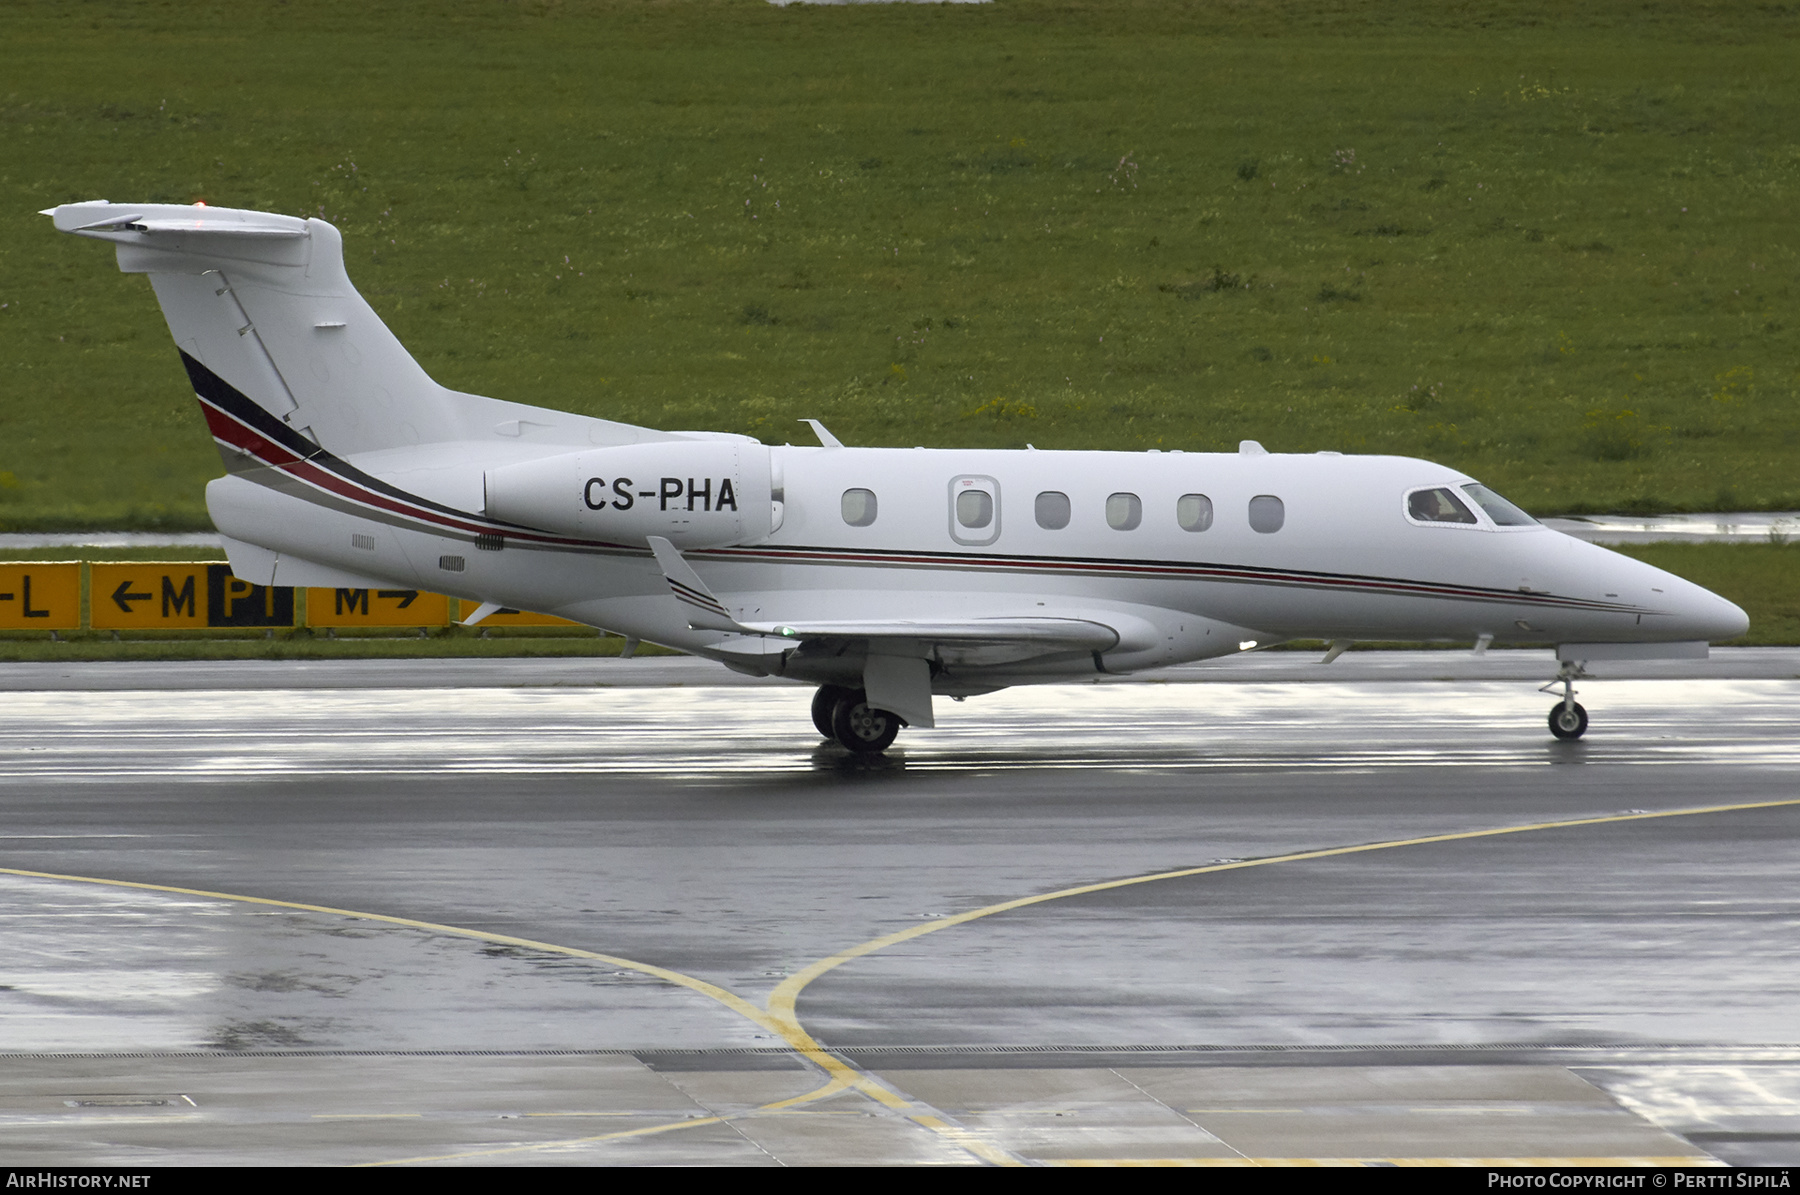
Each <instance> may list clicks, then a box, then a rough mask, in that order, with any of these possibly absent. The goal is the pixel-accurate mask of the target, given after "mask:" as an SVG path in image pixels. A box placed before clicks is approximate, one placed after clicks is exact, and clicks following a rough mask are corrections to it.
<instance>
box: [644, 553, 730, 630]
mask: <svg viewBox="0 0 1800 1195" xmlns="http://www.w3.org/2000/svg"><path fill="white" fill-rule="evenodd" d="M648 539H649V541H650V550H651V551H652V552H654V553H656V563H657V564H658V565H660V566H661V567H662V573H663V579H664V580H665V581H667V582H668V583H669V591H670V592H671V593H673V594H674V595H675V597H676V598H677V599H678V600H680V601H683V602H686V603H687V605H688V606H689V607H690V608H691V612H690V613H689V614H688V626H690V627H692V628H693V629H694V630H696V631H738V632H743V630H744V628H743V627H741V626H739V625H738V622H737V620H736V619H734V618H732V617H731V615H730V614H729V613H727V612H726V610H725V607H724V606H723V605H722V604H721V603H720V601H719V599H718V598H716V597H714V596H713V595H712V590H710V589H708V588H707V587H706V582H704V581H702V580H701V579H700V575H699V574H698V573H696V572H695V571H694V570H693V567H692V566H691V565H689V564H688V562H687V561H686V560H683V559H682V558H681V553H680V552H678V551H676V550H675V545H674V544H672V543H670V542H669V541H668V540H666V539H664V538H663V537H662V536H660V535H652V536H649V537H648Z"/></svg>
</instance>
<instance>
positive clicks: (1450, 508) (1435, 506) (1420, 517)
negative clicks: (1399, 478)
mask: <svg viewBox="0 0 1800 1195" xmlns="http://www.w3.org/2000/svg"><path fill="white" fill-rule="evenodd" d="M1406 515H1407V517H1408V518H1410V519H1412V520H1413V521H1415V522H1419V523H1470V524H1473V523H1475V522H1476V521H1477V520H1476V518H1475V515H1474V512H1472V511H1471V510H1470V509H1469V508H1468V507H1467V506H1464V505H1463V502H1462V499H1460V498H1458V497H1457V496H1456V494H1455V493H1454V492H1453V491H1451V490H1448V489H1445V488H1443V487H1439V488H1438V489H1435V490H1414V491H1413V492H1412V493H1410V494H1408V495H1407V496H1406Z"/></svg>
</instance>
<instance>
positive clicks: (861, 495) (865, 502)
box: [844, 490, 875, 527]
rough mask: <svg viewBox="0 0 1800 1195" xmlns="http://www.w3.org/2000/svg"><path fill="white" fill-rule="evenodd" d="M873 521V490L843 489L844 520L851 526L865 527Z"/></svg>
mask: <svg viewBox="0 0 1800 1195" xmlns="http://www.w3.org/2000/svg"><path fill="white" fill-rule="evenodd" d="M874 521H875V491H873V490H845V491H844V522H846V523H848V524H850V525H851V526H852V527H867V526H868V525H869V524H871V523H873V522H874Z"/></svg>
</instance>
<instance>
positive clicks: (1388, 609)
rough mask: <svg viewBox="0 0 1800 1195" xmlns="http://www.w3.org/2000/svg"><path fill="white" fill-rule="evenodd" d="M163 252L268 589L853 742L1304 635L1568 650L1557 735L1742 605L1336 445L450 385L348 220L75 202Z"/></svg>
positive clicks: (164, 277)
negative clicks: (614, 670) (515, 623)
mask: <svg viewBox="0 0 1800 1195" xmlns="http://www.w3.org/2000/svg"><path fill="white" fill-rule="evenodd" d="M45 214H46V215H49V216H51V217H53V218H54V220H55V223H56V227H57V228H58V229H59V230H61V231H63V232H71V233H75V234H77V235H79V236H86V237H93V238H95V239H98V240H105V241H112V242H113V243H114V244H115V245H116V247H117V253H118V263H119V268H120V269H121V270H123V271H125V272H126V273H133V274H148V275H149V276H150V283H151V285H152V286H153V287H154V288H155V291H156V297H157V301H158V302H159V303H161V305H162V310H163V315H164V317H165V318H166V319H167V320H168V324H169V331H170V332H171V334H173V336H174V338H175V343H176V344H177V345H178V346H179V348H180V350H181V359H182V362H183V364H184V365H186V367H187V372H188V376H189V378H190V379H191V380H192V382H193V387H194V390H195V392H196V394H197V395H198V396H199V399H200V404H201V406H202V408H203V409H204V411H205V413H206V419H207V423H208V425H209V426H210V428H211V430H212V434H213V438H214V439H215V440H216V441H217V442H218V446H219V451H220V453H221V454H222V455H223V456H224V458H225V467H226V469H227V470H228V472H227V475H226V476H224V477H221V478H219V479H217V480H216V481H213V482H211V483H210V484H209V485H208V486H207V488H206V503H207V510H208V511H209V512H210V513H211V515H212V519H213V522H214V523H216V524H217V525H218V528H219V531H220V532H221V533H222V534H223V536H224V537H225V548H226V552H227V554H228V555H229V557H230V560H231V567H232V571H233V572H234V573H235V574H236V575H237V576H238V577H240V578H242V579H243V580H246V581H250V582H253V583H255V584H259V585H310V586H327V587H338V586H349V587H357V588H369V587H375V586H383V587H391V586H403V587H417V588H421V589H429V590H435V591H438V592H442V593H448V594H453V595H455V596H457V597H460V598H464V599H468V600H471V601H475V602H478V603H480V606H479V608H478V609H477V610H476V611H475V613H474V615H473V616H472V617H471V618H469V619H467V620H466V621H467V622H468V623H470V624H473V623H475V622H477V621H479V620H480V619H481V618H483V617H485V616H486V615H487V614H489V613H492V612H493V611H495V610H498V609H502V608H506V607H515V608H520V609H527V610H536V611H542V612H547V613H551V614H557V615H561V616H562V617H564V618H569V619H573V620H575V621H577V622H580V623H585V624H587V625H589V626H594V627H600V628H605V629H607V630H610V631H613V632H616V633H619V634H622V635H624V636H626V639H627V648H628V649H630V648H634V647H635V645H636V642H637V641H649V642H654V643H661V644H666V645H668V646H670V647H674V648H678V649H680V650H682V651H685V652H691V653H692V654H694V655H697V656H704V657H707V658H709V659H713V660H717V661H718V662H720V663H722V664H724V665H725V666H727V667H729V668H733V669H736V670H737V671H739V672H745V673H751V674H754V675H758V676H779V677H786V678H789V679H792V680H795V681H800V682H804V683H807V684H813V685H817V686H819V688H818V694H817V696H816V698H815V699H814V702H813V721H814V722H815V723H816V724H817V726H818V729H819V730H820V732H821V733H823V734H825V735H827V736H828V737H832V738H835V739H836V740H837V741H838V742H840V743H842V744H843V745H844V746H845V747H846V748H848V749H849V750H851V751H854V752H879V751H881V750H883V749H885V748H886V747H887V746H888V745H889V744H890V743H891V742H893V740H894V736H895V734H896V733H897V732H898V731H899V729H900V727H901V726H903V725H911V726H915V727H918V726H924V727H929V726H932V725H933V724H934V723H933V714H932V697H933V695H934V694H941V695H947V696H951V697H956V698H961V697H967V696H970V695H973V694H980V693H989V692H993V691H994V690H996V689H1000V688H1004V687H1006V686H1008V685H1023V684H1044V683H1050V682H1057V681H1079V680H1091V679H1093V678H1095V677H1096V676H1099V675H1116V674H1123V673H1132V672H1139V671H1142V670H1144V669H1148V668H1157V667H1161V666H1163V665H1168V664H1178V663H1181V662H1183V661H1188V660H1202V659H1208V658H1211V657H1215V656H1225V655H1232V654H1235V653H1237V652H1241V651H1246V650H1250V649H1252V648H1257V647H1263V646H1267V645H1270V644H1275V643H1280V642H1282V641H1284V640H1289V639H1317V640H1322V641H1326V642H1329V643H1330V644H1331V648H1330V651H1329V652H1328V654H1327V656H1326V659H1327V660H1328V661H1329V660H1331V659H1335V658H1336V657H1337V655H1338V654H1339V653H1341V652H1342V651H1343V650H1344V649H1345V648H1346V647H1348V646H1349V645H1350V644H1351V643H1352V642H1354V641H1356V640H1389V641H1392V640H1412V641H1424V640H1438V641H1442V640H1464V641H1473V642H1474V643H1475V644H1476V645H1477V648H1476V650H1478V651H1482V650H1485V649H1486V648H1487V646H1488V645H1490V644H1525V643H1530V644H1551V645H1555V646H1556V648H1557V658H1558V660H1559V663H1560V664H1561V671H1560V672H1559V673H1558V674H1557V677H1556V679H1555V680H1553V681H1551V682H1550V683H1549V684H1547V685H1545V688H1546V689H1547V690H1548V689H1553V688H1555V687H1556V686H1557V685H1559V684H1560V686H1561V699H1560V700H1559V701H1558V702H1557V703H1556V705H1555V707H1554V708H1552V710H1551V712H1550V730H1551V732H1552V733H1553V734H1554V735H1555V736H1556V737H1558V738H1563V739H1573V738H1579V737H1580V736H1581V735H1582V734H1583V733H1584V732H1585V731H1586V729H1587V712H1586V711H1585V710H1584V709H1583V708H1582V707H1581V706H1580V705H1579V704H1577V703H1576V702H1575V700H1574V697H1575V690H1574V683H1573V682H1574V681H1575V680H1576V679H1577V678H1578V677H1580V676H1582V675H1584V673H1583V672H1582V665H1583V664H1584V663H1585V662H1588V661H1595V660H1618V659H1640V658H1650V657H1675V658H1702V657H1704V656H1705V655H1706V652H1707V645H1708V641H1709V640H1714V639H1724V638H1730V637H1731V636H1734V635H1739V634H1742V633H1743V632H1744V630H1745V628H1746V627H1747V626H1748V625H1749V622H1748V619H1747V618H1746V617H1745V615H1744V612H1743V611H1742V610H1740V609H1739V608H1738V607H1737V606H1735V605H1733V604H1732V603H1730V602H1728V601H1725V600H1724V599H1722V598H1720V597H1717V596H1716V595H1714V594H1712V593H1709V592H1707V591H1706V590H1704V589H1702V588H1700V587H1699V586H1697V585H1693V584H1690V583H1689V582H1687V581H1684V580H1682V579H1681V578H1679V577H1675V576H1672V575H1670V574H1669V573H1666V572H1662V571H1661V570H1659V569H1655V568H1652V567H1650V566H1649V565H1646V564H1642V563H1639V562H1638V561H1635V560H1631V559H1629V558H1627V557H1624V556H1620V555H1618V554H1616V553H1613V552H1609V551H1607V550H1605V549H1604V548H1599V547H1595V546H1593V545H1591V544H1586V543H1583V542H1581V541H1579V540H1575V539H1572V538H1570V537H1568V536H1565V535H1562V534H1560V533H1558V532H1555V531H1552V530H1550V529H1548V528H1546V527H1543V526H1541V525H1539V524H1538V523H1537V522H1536V521H1535V520H1534V519H1532V518H1531V516H1530V515H1528V514H1526V513H1525V512H1523V511H1521V510H1520V509H1519V508H1518V507H1516V506H1514V505H1512V504H1511V503H1509V502H1507V501H1506V500H1505V499H1504V498H1502V497H1500V495H1498V494H1496V493H1494V492H1493V491H1492V490H1490V489H1488V488H1487V487H1486V486H1483V485H1481V484H1480V483H1479V482H1477V481H1476V480H1475V479H1473V478H1471V477H1468V476H1466V475H1464V474H1462V473H1459V472H1457V471H1456V470H1455V469H1450V468H1446V467H1445V466H1443V465H1436V464H1433V463H1431V462H1430V461H1423V460H1412V459H1408V458H1405V457H1392V456H1343V455H1340V454H1338V453H1333V452H1321V453H1317V454H1312V455H1288V454H1282V453H1270V452H1265V451H1264V450H1263V448H1262V446H1261V445H1259V444H1257V443H1256V442H1255V441H1250V440H1246V441H1244V442H1243V443H1242V444H1241V445H1240V446H1239V449H1238V451H1237V452H1236V453H1231V454H1220V453H1185V452H1154V451H1152V452H1149V453H1125V452H1037V451H1030V450H1027V451H993V450H959V449H925V448H915V449H893V448H853V447H846V446H845V445H843V444H841V443H839V442H838V440H837V439H836V438H835V437H833V436H832V435H831V433H830V432H829V431H827V430H826V429H825V428H824V427H823V426H822V425H820V424H819V423H818V422H816V421H812V420H808V421H806V422H810V423H811V424H812V428H813V431H814V432H815V433H816V435H817V437H818V439H819V441H820V446H819V447H816V448H815V447H810V446H808V447H794V446H791V445H783V446H781V447H772V446H767V445H764V444H761V443H759V442H757V441H756V440H753V439H750V438H749V437H747V436H738V435H727V434H721V433H714V432H666V431H654V430H651V429H649V428H643V427H635V426H632V425H630V424H625V423H614V422H611V421H609V420H605V419H592V418H588V417H586V416H582V415H572V414H568V413H566V412H562V411H556V410H550V409H547V408H543V407H532V406H524V405H521V404H519V403H512V402H503V401H500V400H497V399H492V398H481V397H479V396H476V395H473V394H462V393H458V392H457V391H454V390H447V389H445V388H444V387H442V386H440V385H438V384H437V383H436V382H434V381H432V380H431V378H429V377H428V376H426V374H425V371H424V370H422V369H421V368H420V367H419V365H418V363H417V362H415V361H414V360H413V359H412V357H411V356H410V355H409V354H408V353H407V351H406V350H405V349H404V348H402V347H401V345H400V342H399V341H398V340H396V339H395V338H394V335H393V334H392V333H391V332H389V331H388V329H387V327H386V326H385V325H384V324H383V323H382V322H381V320H380V319H379V318H378V317H377V316H376V314H375V312H374V311H373V310H372V309H371V308H370V307H369V305H368V304H367V303H366V302H364V301H363V299H362V297H361V296H360V295H358V294H357V292H356V290H355V288H354V287H353V286H351V284H350V279H349V277H348V275H347V274H346V273H345V271H344V256H343V240H342V238H341V237H340V235H339V233H338V230H337V229H336V228H334V227H332V226H331V225H330V224H327V223H325V222H324V221H322V220H313V219H297V218H294V217H290V216H280V215H272V214H268V213H264V212H253V211H237V210H232V209H227V208H213V207H204V206H200V205H196V206H192V207H187V206H177V205H170V204H142V203H136V204H119V203H108V202H104V201H96V202H89V203H70V204H64V205H62V206H60V207H57V208H53V209H51V210H50V211H48V212H46V213H45Z"/></svg>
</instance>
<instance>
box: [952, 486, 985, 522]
mask: <svg viewBox="0 0 1800 1195" xmlns="http://www.w3.org/2000/svg"><path fill="white" fill-rule="evenodd" d="M956 521H957V522H959V523H961V524H962V525H963V526H964V527H969V528H972V529H974V530H980V529H981V528H983V527H986V526H987V525H988V524H989V523H992V522H993V521H994V496H993V495H992V494H990V493H988V492H987V491H986V490H964V491H963V492H962V493H960V494H958V495H957V496H956Z"/></svg>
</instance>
